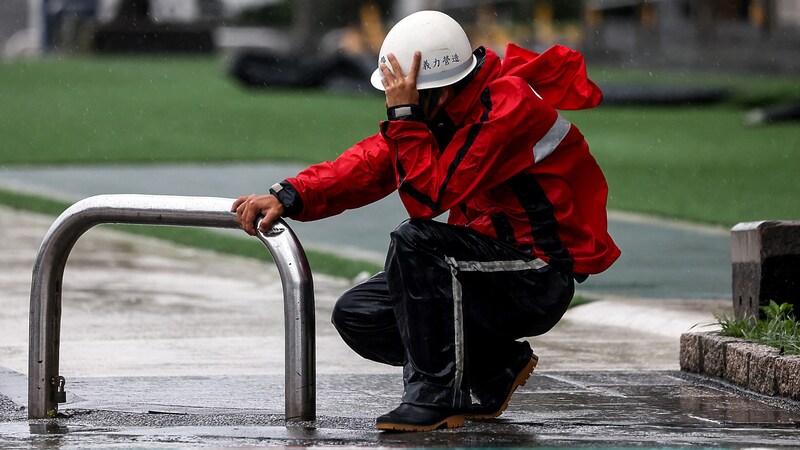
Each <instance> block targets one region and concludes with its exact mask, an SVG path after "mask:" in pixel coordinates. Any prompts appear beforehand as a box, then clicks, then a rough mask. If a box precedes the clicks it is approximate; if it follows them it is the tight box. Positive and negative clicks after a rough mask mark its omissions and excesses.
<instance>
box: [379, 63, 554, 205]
mask: <svg viewBox="0 0 800 450" xmlns="http://www.w3.org/2000/svg"><path fill="white" fill-rule="evenodd" d="M480 105H481V109H482V110H481V111H480V114H479V118H478V119H477V120H475V121H474V122H472V123H468V124H465V125H464V126H463V127H461V128H460V129H459V130H458V131H457V132H456V134H455V136H454V137H453V139H452V140H451V141H450V143H449V144H448V145H447V148H445V149H443V151H440V149H439V148H438V146H437V143H436V139H435V138H434V136H433V135H432V134H431V132H430V131H429V130H428V128H427V126H426V125H425V124H423V123H419V122H413V121H403V120H395V121H386V122H383V123H382V124H381V133H382V135H383V138H384V141H385V142H386V145H387V147H388V149H389V153H390V155H391V157H392V159H393V163H394V167H395V176H396V182H397V188H398V190H399V192H400V198H401V199H402V201H403V204H404V205H405V207H406V210H407V211H408V213H409V215H410V216H411V217H412V218H421V219H430V218H433V217H436V216H438V215H440V214H441V213H443V212H445V211H447V210H449V209H451V208H453V207H454V206H457V205H459V204H461V203H462V202H463V201H464V200H466V199H467V198H469V197H470V196H471V195H473V194H474V193H475V192H479V191H483V190H488V189H491V188H492V187H494V186H496V185H498V184H500V183H502V182H503V181H505V180H507V179H508V178H510V177H512V176H513V175H515V174H516V173H518V172H520V171H522V170H524V169H525V168H527V167H530V166H531V165H532V164H534V152H533V149H534V145H535V144H536V143H537V142H538V141H539V140H541V139H542V138H544V137H545V135H546V134H547V132H548V131H549V130H550V128H551V127H552V126H553V124H554V123H555V121H556V119H557V118H558V117H559V115H558V113H557V112H556V111H555V110H554V109H553V108H552V107H550V106H547V105H546V104H544V102H543V101H542V100H541V99H540V98H539V97H538V96H537V95H536V94H535V93H534V92H533V89H531V87H530V86H529V85H528V84H527V83H525V81H524V80H522V79H520V78H516V77H509V78H504V79H501V80H498V81H496V82H494V83H492V84H490V85H489V87H487V88H486V89H485V90H484V91H483V93H482V94H481V96H480Z"/></svg>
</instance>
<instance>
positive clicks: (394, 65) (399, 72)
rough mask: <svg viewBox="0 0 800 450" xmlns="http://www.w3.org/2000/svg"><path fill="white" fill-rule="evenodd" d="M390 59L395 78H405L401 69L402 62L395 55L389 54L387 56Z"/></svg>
mask: <svg viewBox="0 0 800 450" xmlns="http://www.w3.org/2000/svg"><path fill="white" fill-rule="evenodd" d="M386 57H387V58H389V63H390V64H391V65H392V70H393V71H394V76H395V77H397V78H405V75H403V69H402V68H401V67H400V61H398V60H397V58H396V57H395V56H394V54H393V53H389V54H388V55H386Z"/></svg>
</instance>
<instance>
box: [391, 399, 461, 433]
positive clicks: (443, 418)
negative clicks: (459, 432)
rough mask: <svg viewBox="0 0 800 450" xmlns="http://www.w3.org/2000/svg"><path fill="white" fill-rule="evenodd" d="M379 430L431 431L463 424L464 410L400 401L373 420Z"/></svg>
mask: <svg viewBox="0 0 800 450" xmlns="http://www.w3.org/2000/svg"><path fill="white" fill-rule="evenodd" d="M375 426H376V427H377V428H378V429H379V430H386V431H433V430H439V429H443V428H458V427H463V426H464V412H463V411H456V410H453V409H439V408H431V407H426V406H419V405H413V404H411V403H401V404H400V406H398V407H397V408H395V409H394V410H393V411H391V412H388V413H386V414H384V415H382V416H380V417H378V419H377V420H376V421H375Z"/></svg>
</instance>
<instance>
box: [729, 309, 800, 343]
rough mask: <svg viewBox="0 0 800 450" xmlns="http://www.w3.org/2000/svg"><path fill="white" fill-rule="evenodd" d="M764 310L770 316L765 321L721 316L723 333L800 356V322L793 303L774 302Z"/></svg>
mask: <svg viewBox="0 0 800 450" xmlns="http://www.w3.org/2000/svg"><path fill="white" fill-rule="evenodd" d="M760 309H761V311H763V312H764V315H765V316H766V317H765V318H763V319H755V318H753V317H749V318H744V319H736V318H730V317H727V316H720V317H717V323H718V324H719V326H720V327H721V329H720V334H722V335H724V336H732V337H736V338H740V339H745V340H747V341H750V342H755V343H758V344H763V345H768V346H770V347H773V348H776V349H778V351H779V352H780V353H781V354H787V355H800V322H798V321H797V318H796V317H795V315H794V312H793V309H794V307H793V306H792V304H791V303H782V304H780V305H779V304H778V303H776V302H775V301H774V300H770V302H769V305H766V306H761V307H760Z"/></svg>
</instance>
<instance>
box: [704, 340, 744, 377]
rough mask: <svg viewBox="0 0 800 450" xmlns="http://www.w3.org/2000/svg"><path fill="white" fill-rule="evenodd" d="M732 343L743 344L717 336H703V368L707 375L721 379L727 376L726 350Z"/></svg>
mask: <svg viewBox="0 0 800 450" xmlns="http://www.w3.org/2000/svg"><path fill="white" fill-rule="evenodd" d="M731 342H741V340H740V339H737V338H734V337H730V336H719V335H716V334H707V335H704V336H703V338H702V345H703V358H702V365H703V366H702V368H703V372H704V373H705V374H706V375H709V376H712V377H720V378H722V377H724V376H725V365H726V362H725V358H726V356H725V354H726V348H727V345H728V344H729V343H731Z"/></svg>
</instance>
